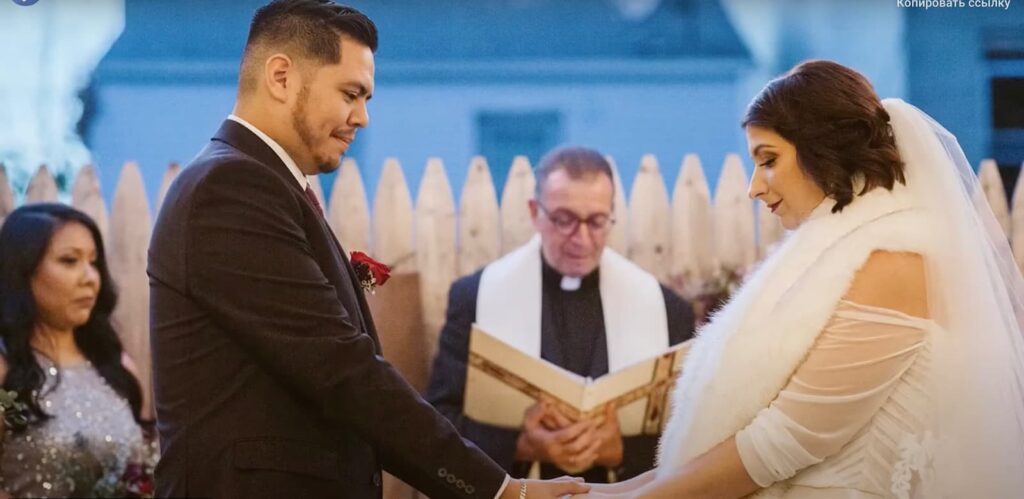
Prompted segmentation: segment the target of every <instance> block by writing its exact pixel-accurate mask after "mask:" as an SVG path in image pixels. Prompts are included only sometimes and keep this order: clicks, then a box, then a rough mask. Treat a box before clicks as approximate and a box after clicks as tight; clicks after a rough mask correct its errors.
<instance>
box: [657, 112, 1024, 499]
mask: <svg viewBox="0 0 1024 499" xmlns="http://www.w3.org/2000/svg"><path fill="white" fill-rule="evenodd" d="M883 104H884V105H885V108H886V110H887V111H888V113H889V115H890V118H891V119H890V123H891V125H892V128H893V134H894V137H895V141H896V145H897V147H898V149H899V152H900V157H901V159H902V160H903V161H904V163H905V165H906V179H907V182H906V185H905V186H899V185H898V186H897V187H895V188H894V189H893V190H892V191H887V190H885V189H877V188H876V189H873V190H871V191H869V192H867V193H865V194H863V195H860V196H858V197H857V198H856V199H855V200H854V201H853V202H852V203H851V204H849V205H848V206H847V207H846V208H845V209H844V210H842V211H841V212H838V213H833V212H832V210H831V207H832V206H833V205H834V204H835V203H834V201H832V200H829V199H828V198H826V200H825V201H823V202H822V206H819V207H818V208H817V209H815V210H814V213H812V214H811V216H810V217H809V219H808V220H806V221H804V222H803V223H802V225H801V226H800V227H799V228H798V229H797V230H795V231H793V232H792V233H791V234H789V235H788V236H787V237H786V239H784V240H783V242H782V243H781V244H780V245H779V247H778V249H777V250H776V251H775V253H774V254H772V255H770V256H769V257H768V258H766V259H765V260H764V261H763V262H762V263H761V264H760V265H759V267H758V268H757V269H755V271H754V272H753V273H752V274H751V275H750V276H749V277H748V279H747V281H746V282H745V283H744V285H743V286H742V287H741V288H740V289H739V290H738V291H737V293H736V295H735V296H734V297H733V298H732V299H731V300H730V302H729V303H727V304H726V305H725V306H724V307H723V308H722V309H721V311H720V312H718V313H717V314H716V315H715V316H714V317H713V318H712V320H711V321H710V322H709V323H708V324H707V325H705V326H704V327H703V328H702V329H701V331H700V332H699V333H698V337H697V340H696V341H695V343H694V345H693V347H692V348H691V349H690V351H689V353H688V354H687V357H686V359H685V361H684V368H683V373H682V376H681V377H680V379H679V381H678V383H677V385H676V387H675V389H674V393H673V402H672V415H671V417H670V419H669V422H668V424H667V425H666V427H665V430H664V432H663V433H662V438H661V443H660V445H659V450H658V468H657V470H656V476H657V477H658V478H668V477H670V476H672V475H674V474H675V473H676V471H677V470H682V469H685V468H686V465H687V463H689V462H691V461H692V460H694V459H696V458H698V457H699V456H701V455H703V454H704V453H706V452H708V451H709V450H711V449H712V448H714V447H715V446H716V445H718V444H720V443H721V442H724V441H726V440H727V439H729V438H731V437H735V441H736V445H737V449H738V451H739V454H740V458H741V460H742V462H743V464H744V468H745V469H746V470H747V472H748V474H749V475H750V476H751V478H752V479H753V480H754V481H755V482H756V483H757V484H758V485H761V486H762V487H764V488H763V489H761V490H760V491H758V492H757V493H756V494H754V495H755V496H757V497H759V498H761V497H786V498H787V499H802V498H811V497H813V498H825V499H829V498H871V497H896V498H910V497H913V498H933V497H943V498H946V497H948V498H957V499H959V498H965V497H986V498H988V497H992V498H1010V497H1013V498H1017V497H1024V471H1022V470H1024V279H1022V277H1021V274H1020V271H1019V270H1018V269H1017V266H1016V263H1015V262H1014V260H1013V256H1012V254H1011V252H1010V248H1009V245H1008V243H1007V239H1006V235H1005V234H1004V233H1003V232H1002V230H1001V229H1000V227H999V225H998V223H997V222H996V220H995V217H994V216H993V215H992V212H991V209H990V208H989V207H988V204H987V203H986V202H985V201H984V197H983V190H982V188H981V186H980V185H979V183H978V180H977V177H976V176H975V174H974V172H973V170H972V169H971V166H970V163H968V162H967V160H966V158H964V155H963V151H962V150H961V149H960V147H959V145H958V144H957V143H956V139H955V137H953V136H952V135H951V134H950V133H949V132H948V131H946V130H945V129H944V128H942V127H941V125H939V124H937V123H935V122H934V121H933V120H931V119H930V118H929V117H928V116H927V115H926V114H924V113H923V112H921V111H920V110H918V109H917V108H914V107H913V106H911V105H909V104H907V103H905V102H902V101H899V100H893V99H887V100H885V101H883ZM878 250H884V251H895V252H912V253H917V254H920V255H921V256H922V257H923V262H924V265H925V275H926V284H927V297H928V310H929V314H930V317H931V319H922V318H918V317H911V316H908V315H905V314H902V313H900V312H896V311H893V310H886V309H879V308H875V307H867V306H864V305H862V304H856V303H851V302H848V301H843V299H842V298H843V296H845V293H846V290H847V289H848V288H849V285H850V283H852V282H853V278H854V275H855V274H856V272H857V271H858V269H860V268H861V266H862V265H863V264H864V262H865V261H866V260H867V259H868V256H869V255H870V254H871V253H872V252H874V251H878Z"/></svg>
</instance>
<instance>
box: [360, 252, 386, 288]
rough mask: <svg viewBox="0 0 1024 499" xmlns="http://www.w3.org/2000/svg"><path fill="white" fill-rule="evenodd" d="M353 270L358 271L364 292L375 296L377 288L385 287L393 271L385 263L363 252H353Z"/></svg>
mask: <svg viewBox="0 0 1024 499" xmlns="http://www.w3.org/2000/svg"><path fill="white" fill-rule="evenodd" d="M351 260H352V269H353V270H355V271H356V277H357V278H359V285H360V286H362V288H363V290H364V291H366V292H368V293H370V294H373V292H374V291H375V290H376V288H377V286H383V285H384V283H385V282H388V279H389V278H390V277H391V269H390V268H389V267H388V266H387V265H384V264H383V263H380V262H378V261H377V260H374V259H373V258H370V256H369V255H367V254H366V253H363V252H362V251H353V252H352V257H351Z"/></svg>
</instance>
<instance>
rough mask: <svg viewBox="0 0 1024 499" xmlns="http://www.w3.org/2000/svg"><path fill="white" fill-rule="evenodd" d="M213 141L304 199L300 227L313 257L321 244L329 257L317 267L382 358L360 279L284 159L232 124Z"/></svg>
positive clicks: (247, 131) (227, 122)
mask: <svg viewBox="0 0 1024 499" xmlns="http://www.w3.org/2000/svg"><path fill="white" fill-rule="evenodd" d="M213 139H214V140H218V141H221V142H224V143H226V144H228V145H230V146H231V147H234V148H235V149H237V150H239V151H241V152H242V153H245V154H247V155H249V156H251V157H252V158H254V159H256V160H257V161H258V162H260V163H262V164H263V165H265V166H267V167H268V168H270V169H271V170H272V171H273V172H274V173H276V174H277V175H278V176H279V177H281V179H282V181H284V183H285V184H286V185H288V186H289V189H290V190H291V191H292V193H293V195H294V196H295V197H297V198H299V199H301V202H302V205H303V206H305V207H306V210H307V211H308V213H306V216H305V217H304V218H305V220H299V221H298V222H299V225H300V226H302V227H304V228H305V231H306V239H307V240H308V241H309V242H310V245H311V246H312V247H313V250H314V253H316V250H317V248H316V246H317V245H318V243H321V244H322V246H323V249H324V252H321V254H323V256H324V257H327V258H317V264H319V265H320V268H321V269H323V272H324V275H325V277H327V280H328V281H329V282H330V283H331V285H332V286H334V289H335V292H336V293H337V294H338V299H339V300H341V302H342V303H343V304H345V306H346V308H347V309H349V310H350V311H351V310H353V309H354V310H355V313H354V314H353V315H354V316H355V317H354V320H356V321H358V322H359V323H358V324H357V327H360V328H361V329H362V330H363V332H364V333H366V334H367V335H369V336H370V337H371V338H373V342H374V344H375V345H376V349H377V353H378V354H379V353H380V341H379V339H378V338H377V330H376V328H375V327H374V324H373V319H372V317H371V315H370V311H369V310H370V309H369V306H368V305H367V303H366V297H365V296H364V295H363V290H362V287H361V286H360V285H359V279H358V278H356V275H355V270H354V269H352V265H351V263H349V260H348V257H347V256H346V255H345V250H344V249H343V248H342V247H341V243H339V242H338V239H337V238H336V237H335V236H334V231H332V230H331V228H330V226H328V225H327V221H326V220H325V219H324V217H323V216H322V215H321V214H320V212H319V211H317V209H316V208H314V207H313V206H312V205H311V204H310V203H309V200H308V199H307V198H306V193H305V192H304V191H303V189H302V187H301V186H299V183H298V182H296V181H295V177H294V176H293V175H292V173H291V172H290V171H289V170H288V166H287V165H285V164H284V162H282V161H281V158H280V157H278V155H277V153H275V152H274V150H273V149H271V148H270V146H269V145H267V143H266V142H264V141H263V140H262V139H260V138H259V137H258V136H256V134H254V133H252V132H251V131H250V130H249V129H248V128H246V127H245V126H243V125H241V124H240V123H237V122H235V121H233V120H224V123H223V124H221V127H220V129H219V130H217V133H216V134H215V135H214V136H213ZM308 220H315V221H316V223H315V224H309V223H307V221H308ZM311 225H312V226H311ZM324 253H325V254H324ZM340 269H344V271H339V270H340Z"/></svg>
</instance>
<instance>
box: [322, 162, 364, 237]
mask: <svg viewBox="0 0 1024 499" xmlns="http://www.w3.org/2000/svg"><path fill="white" fill-rule="evenodd" d="M321 206H324V207H327V221H328V223H329V224H330V226H331V229H333V230H334V233H335V234H336V235H337V236H338V240H339V241H341V245H342V246H343V247H344V248H345V251H349V252H352V251H362V252H363V253H371V251H370V209H369V204H368V203H367V201H366V189H364V188H363V176H362V175H361V174H360V173H359V165H357V164H356V162H355V160H353V159H349V158H346V159H345V160H344V161H342V163H341V170H340V171H339V172H338V175H337V176H336V177H335V179H334V188H333V189H331V202H330V206H328V205H326V204H323V205H321Z"/></svg>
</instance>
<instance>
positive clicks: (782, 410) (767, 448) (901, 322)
mask: <svg viewBox="0 0 1024 499" xmlns="http://www.w3.org/2000/svg"><path fill="white" fill-rule="evenodd" d="M936 327H938V326H937V325H936V324H935V323H934V322H932V321H931V320H927V319H922V318H919V317H913V316H909V315H906V314H904V313H902V312H898V311H894V310H888V309H883V308H877V307H870V306H866V305H861V304H857V303H853V302H849V301H840V302H839V306H838V307H837V308H836V311H835V314H834V315H833V317H832V319H831V320H830V321H829V323H828V325H827V326H826V327H825V329H824V330H823V331H822V333H821V335H820V336H819V337H818V339H817V341H816V342H815V344H814V346H813V347H812V349H811V350H810V352H808V355H807V358H806V359H805V360H804V362H803V363H802V364H801V365H800V367H799V368H798V369H797V371H796V372H795V373H794V375H793V377H792V378H791V380H790V381H789V383H788V385H787V386H786V387H785V388H784V389H783V390H782V392H780V393H779V395H778V398H777V399H776V400H775V401H774V402H772V403H771V405H770V406H769V407H767V408H765V409H764V410H762V411H761V412H760V413H758V415H757V417H756V418H755V419H754V420H753V421H752V422H751V423H750V425H749V426H747V427H746V428H744V429H743V430H741V431H740V432H738V433H737V434H736V445H737V448H738V449H739V452H740V457H741V458H742V460H743V464H744V467H745V468H746V469H747V472H748V473H749V474H750V476H751V478H753V479H754V481H755V482H757V484H758V485H760V486H762V487H768V486H770V485H772V484H773V483H775V482H781V481H784V480H788V484H789V486H790V488H789V490H788V491H787V493H786V497H788V498H804V497H808V498H811V497H813V498H827V499H831V498H844V499H845V498H867V497H901V496H903V497H906V496H907V495H908V494H909V492H910V489H911V477H912V476H913V473H912V472H919V471H921V470H918V469H915V467H916V466H917V465H918V464H919V463H921V462H922V461H921V459H923V458H926V450H925V446H924V445H922V444H923V443H924V442H926V441H927V438H926V428H928V422H927V421H926V420H925V419H924V418H926V417H927V414H928V408H929V404H928V398H927V393H926V390H925V387H926V386H927V377H928V370H929V360H930V350H929V338H930V333H931V331H932V330H933V329H934V328H936ZM894 470H905V471H906V472H905V473H900V472H894Z"/></svg>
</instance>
